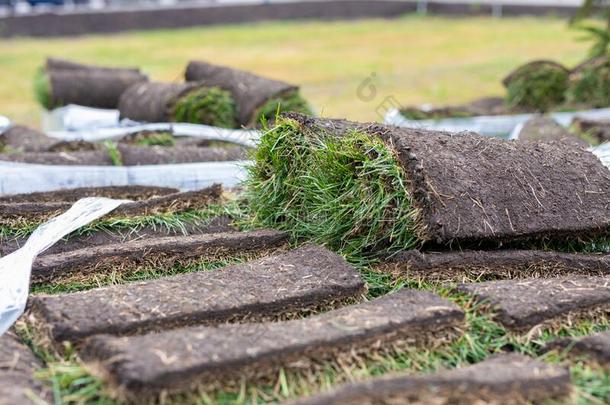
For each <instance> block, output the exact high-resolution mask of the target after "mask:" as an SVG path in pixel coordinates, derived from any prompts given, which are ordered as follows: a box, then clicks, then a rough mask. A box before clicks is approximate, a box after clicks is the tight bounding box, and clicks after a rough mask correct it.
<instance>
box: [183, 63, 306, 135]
mask: <svg viewBox="0 0 610 405" xmlns="http://www.w3.org/2000/svg"><path fill="white" fill-rule="evenodd" d="M184 76H185V79H186V80H187V81H188V82H199V81H201V82H204V83H206V85H208V86H216V87H219V88H221V89H223V90H226V91H229V92H230V93H231V95H232V97H233V99H234V100H235V103H236V105H237V118H238V124H239V125H241V126H254V125H257V124H259V123H260V121H261V119H262V118H265V119H266V120H268V121H271V120H273V119H274V118H275V116H276V114H277V113H278V110H280V111H284V112H299V113H303V114H309V115H311V108H310V107H309V105H308V103H307V102H306V101H305V100H304V99H303V98H302V97H301V96H300V95H299V87H298V86H296V85H293V84H289V83H285V82H282V81H279V80H273V79H269V78H266V77H262V76H259V75H256V74H254V73H251V72H246V71H244V70H240V69H235V68H232V67H228V66H221V65H214V64H211V63H208V62H203V61H192V62H189V64H188V66H187V68H186V72H185V74H184Z"/></svg>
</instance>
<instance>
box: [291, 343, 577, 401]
mask: <svg viewBox="0 0 610 405" xmlns="http://www.w3.org/2000/svg"><path fill="white" fill-rule="evenodd" d="M571 390H572V386H571V382H570V373H569V372H568V370H567V369H566V368H563V367H559V366H555V365H550V364H546V363H542V362H540V361H537V360H534V359H532V358H529V357H526V356H522V355H519V354H503V355H497V356H494V357H492V358H489V359H487V360H484V361H482V362H481V363H478V364H475V365H472V366H466V367H462V368H458V369H455V370H447V371H440V372H439V373H436V374H430V375H389V376H387V377H380V378H379V377H378V378H371V379H368V380H365V381H362V382H356V383H351V384H346V385H344V386H342V387H339V388H336V389H334V390H331V391H330V392H328V393H323V394H319V395H315V396H312V397H309V398H304V399H301V400H297V401H293V402H290V403H289V404H290V405H361V404H388V405H390V404H392V405H398V404H405V405H406V404H413V403H418V404H448V403H450V404H474V403H480V404H483V403H494V404H495V403H497V404H500V403H501V404H532V403H534V404H541V403H547V402H549V401H551V400H560V399H566V398H567V397H569V395H570V393H571ZM286 405H288V403H286Z"/></svg>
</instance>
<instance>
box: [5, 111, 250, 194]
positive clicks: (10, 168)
mask: <svg viewBox="0 0 610 405" xmlns="http://www.w3.org/2000/svg"><path fill="white" fill-rule="evenodd" d="M2 118H3V117H0V132H1V131H2V124H3V122H5V123H6V126H7V127H8V125H10V121H8V120H6V121H3V120H2ZM46 119H47V122H46V125H45V126H47V127H55V128H64V129H63V130H56V131H48V132H47V135H48V136H50V137H52V138H56V139H60V140H65V141H77V140H84V141H89V142H99V141H104V140H116V139H120V138H123V137H125V136H127V135H129V134H133V133H137V132H141V131H167V132H170V133H171V134H173V135H174V136H177V137H180V136H188V137H192V138H198V139H202V140H209V141H224V142H230V143H234V144H236V145H241V146H246V147H250V148H252V147H255V146H256V145H257V143H258V141H259V138H260V136H261V134H260V132H259V131H256V130H244V129H225V128H217V127H212V126H209V125H198V124H186V123H152V124H139V123H136V122H132V121H122V122H120V123H119V112H118V111H117V110H103V109H98V108H89V107H82V106H77V105H69V106H66V107H62V108H59V109H56V110H54V111H53V112H51V113H48V114H47V116H46ZM246 163H247V162H245V161H233V162H200V163H184V164H166V165H148V166H121V167H115V166H59V165H39V164H26V163H13V162H2V161H0V195H8V194H18V193H31V192H37V191H53V190H58V189H63V188H77V187H104V186H131V185H142V186H146V185H149V186H162V187H173V188H178V189H180V190H183V191H186V190H198V189H201V188H204V187H207V186H210V185H212V184H214V183H220V184H223V185H224V186H227V187H234V186H236V185H238V184H239V183H240V182H241V181H242V180H243V179H244V177H245V169H244V165H245V164H246Z"/></svg>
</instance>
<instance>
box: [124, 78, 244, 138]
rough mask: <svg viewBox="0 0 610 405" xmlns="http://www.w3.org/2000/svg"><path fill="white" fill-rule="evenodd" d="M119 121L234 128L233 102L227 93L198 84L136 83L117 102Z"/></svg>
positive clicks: (234, 111) (235, 124)
mask: <svg viewBox="0 0 610 405" xmlns="http://www.w3.org/2000/svg"><path fill="white" fill-rule="evenodd" d="M119 111H120V112H121V118H128V119H130V120H133V121H140V122H190V123H193V124H206V125H212V126H215V127H221V128H235V127H236V126H237V123H236V109H235V102H234V101H233V98H232V97H231V94H230V93H229V92H228V91H224V90H221V89H220V88H218V87H211V86H208V85H207V84H203V83H201V82H191V83H159V82H146V83H137V84H134V85H133V86H131V87H129V88H128V89H127V90H126V91H125V92H124V93H123V95H122V96H121V99H120V101H119Z"/></svg>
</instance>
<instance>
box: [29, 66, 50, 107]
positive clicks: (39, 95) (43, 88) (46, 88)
mask: <svg viewBox="0 0 610 405" xmlns="http://www.w3.org/2000/svg"><path fill="white" fill-rule="evenodd" d="M33 85H34V96H35V97H36V101H38V104H40V105H41V106H42V107H43V108H45V109H51V108H52V107H53V106H52V103H53V99H52V96H51V82H50V80H49V76H48V75H47V73H46V71H45V70H44V68H39V69H38V70H36V73H35V74H34V79H33Z"/></svg>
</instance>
